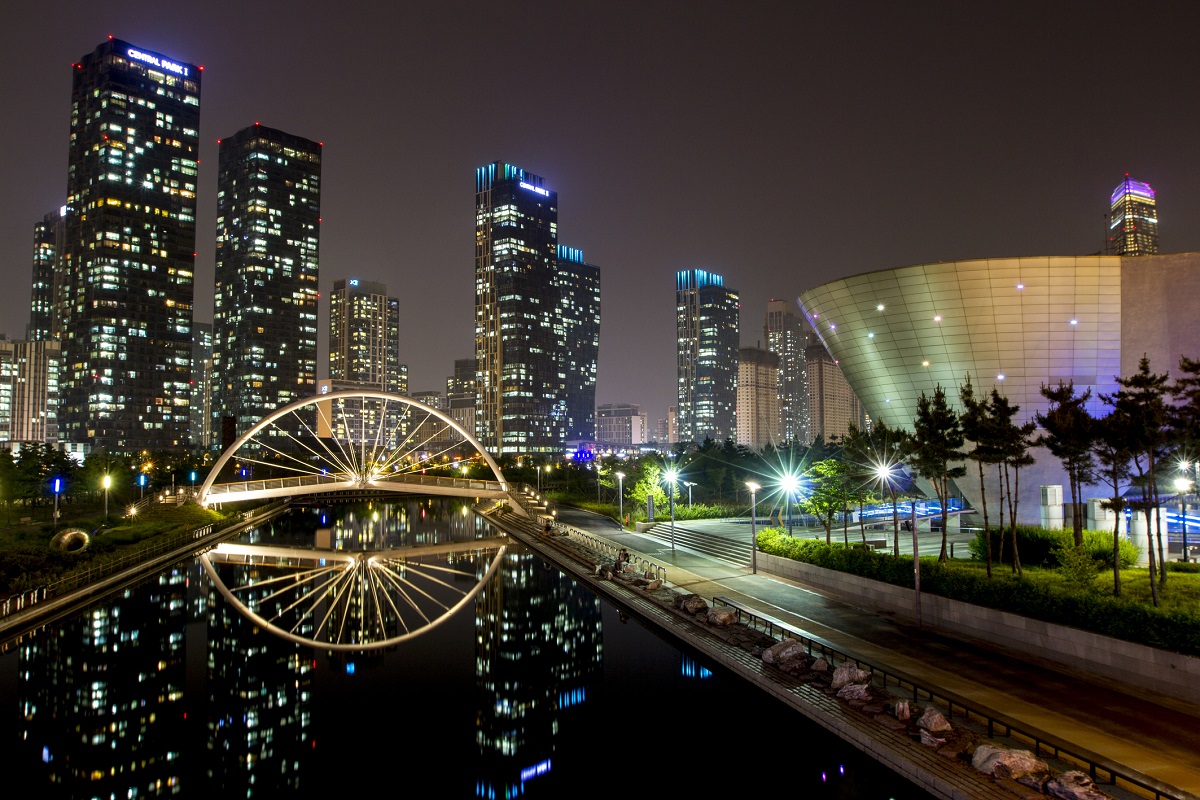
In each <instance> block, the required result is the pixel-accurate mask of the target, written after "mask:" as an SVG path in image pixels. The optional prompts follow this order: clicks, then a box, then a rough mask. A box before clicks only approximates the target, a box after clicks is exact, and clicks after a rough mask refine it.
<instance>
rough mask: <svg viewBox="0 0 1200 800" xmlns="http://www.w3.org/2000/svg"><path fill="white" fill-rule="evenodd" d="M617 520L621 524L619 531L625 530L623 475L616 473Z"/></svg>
mask: <svg viewBox="0 0 1200 800" xmlns="http://www.w3.org/2000/svg"><path fill="white" fill-rule="evenodd" d="M617 517H619V519H618V520H617V521H618V522H619V523H621V529H622V530H624V528H625V473H624V472H618V473H617Z"/></svg>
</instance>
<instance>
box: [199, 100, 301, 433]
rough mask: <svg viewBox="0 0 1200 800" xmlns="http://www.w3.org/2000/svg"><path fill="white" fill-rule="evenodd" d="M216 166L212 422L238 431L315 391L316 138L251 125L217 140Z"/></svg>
mask: <svg viewBox="0 0 1200 800" xmlns="http://www.w3.org/2000/svg"><path fill="white" fill-rule="evenodd" d="M218 170H219V173H218V177H217V266H216V298H215V300H214V307H213V384H214V386H213V388H214V391H215V393H216V411H215V415H216V416H217V417H218V420H217V421H216V423H215V424H214V430H222V429H223V428H222V425H221V424H219V423H220V420H221V419H233V420H235V423H234V426H235V430H236V432H237V434H238V435H241V434H243V433H245V432H246V431H247V430H249V429H250V428H251V427H253V426H254V424H255V423H257V422H258V421H259V420H261V419H262V418H263V417H265V416H267V415H268V414H270V413H271V412H272V411H274V410H276V409H279V408H282V407H283V406H285V405H287V404H289V403H291V402H293V401H295V400H298V399H300V398H304V397H310V396H312V395H314V394H315V393H316V388H317V300H318V291H317V267H318V261H317V247H318V243H319V238H320V222H321V219H320V218H321V145H320V143H318V142H314V141H311V140H309V139H304V138H301V137H299V136H294V135H292V134H290V133H285V132H283V131H280V130H275V129H274V128H268V127H266V126H263V125H259V124H257V123H255V124H254V125H252V126H250V127H248V128H243V129H242V130H240V131H238V132H237V133H235V134H234V135H233V136H231V137H229V138H227V139H223V140H221V143H220V148H219V153H218ZM226 427H227V426H226ZM297 427H298V428H299V426H297ZM293 433H295V434H297V435H298V434H300V433H301V431H300V430H299V429H297V430H295V431H293ZM222 444H223V445H224V444H227V443H222Z"/></svg>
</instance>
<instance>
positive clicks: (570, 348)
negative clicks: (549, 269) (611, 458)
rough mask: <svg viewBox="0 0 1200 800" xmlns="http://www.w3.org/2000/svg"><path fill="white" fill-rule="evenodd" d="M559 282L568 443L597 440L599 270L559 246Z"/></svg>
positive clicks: (560, 347)
mask: <svg viewBox="0 0 1200 800" xmlns="http://www.w3.org/2000/svg"><path fill="white" fill-rule="evenodd" d="M555 282H556V283H557V285H558V290H559V300H558V316H559V317H560V319H561V323H560V326H561V331H562V338H561V340H560V342H559V345H558V355H559V357H560V358H561V360H562V364H561V366H560V368H559V371H560V373H561V374H562V376H563V379H564V381H565V397H564V399H565V401H566V403H565V410H566V415H567V416H566V420H565V426H566V429H565V431H564V433H563V436H564V437H565V438H566V439H567V441H587V442H591V441H595V439H596V362H597V360H598V359H599V357H600V268H599V267H597V266H595V265H594V264H588V263H587V262H586V261H584V260H583V251H582V250H578V249H576V248H574V247H564V246H563V245H561V244H560V245H559V246H558V259H557V269H556V270H555Z"/></svg>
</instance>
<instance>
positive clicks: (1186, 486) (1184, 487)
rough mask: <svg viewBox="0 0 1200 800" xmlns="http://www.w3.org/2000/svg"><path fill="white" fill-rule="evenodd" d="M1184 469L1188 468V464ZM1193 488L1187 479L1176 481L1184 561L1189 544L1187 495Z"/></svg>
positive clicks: (1186, 558) (1177, 479)
mask: <svg viewBox="0 0 1200 800" xmlns="http://www.w3.org/2000/svg"><path fill="white" fill-rule="evenodd" d="M1184 468H1185V469H1186V468H1187V465H1186V462H1185V465H1184ZM1191 488H1192V482H1191V481H1190V480H1188V479H1187V478H1176V479H1175V491H1176V492H1178V493H1179V525H1180V527H1181V528H1182V529H1183V561H1184V562H1186V561H1187V560H1188V543H1187V503H1185V502H1184V501H1185V500H1186V494H1187V492H1188V491H1190V490H1191Z"/></svg>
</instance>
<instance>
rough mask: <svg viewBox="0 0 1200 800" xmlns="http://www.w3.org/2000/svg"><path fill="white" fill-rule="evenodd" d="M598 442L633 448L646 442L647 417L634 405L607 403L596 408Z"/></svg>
mask: <svg viewBox="0 0 1200 800" xmlns="http://www.w3.org/2000/svg"><path fill="white" fill-rule="evenodd" d="M596 441H597V442H599V443H603V444H615V445H625V446H632V445H635V444H644V443H645V442H646V415H645V414H643V413H642V410H641V408H640V407H639V406H638V405H636V404H634V403H605V404H603V405H599V406H597V407H596Z"/></svg>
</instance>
